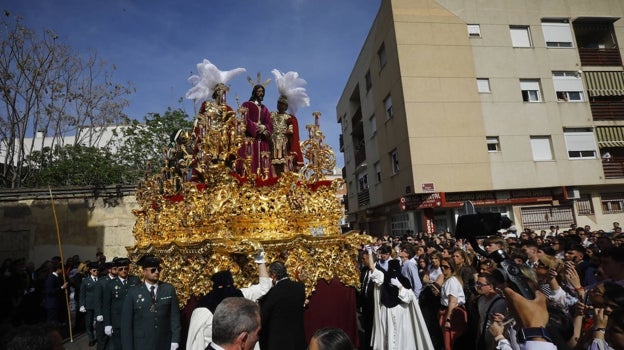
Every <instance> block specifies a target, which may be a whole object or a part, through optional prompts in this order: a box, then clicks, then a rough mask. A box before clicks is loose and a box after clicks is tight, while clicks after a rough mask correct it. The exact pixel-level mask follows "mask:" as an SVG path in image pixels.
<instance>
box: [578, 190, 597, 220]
mask: <svg viewBox="0 0 624 350" xmlns="http://www.w3.org/2000/svg"><path fill="white" fill-rule="evenodd" d="M576 210H577V211H578V214H579V215H593V214H594V206H593V205H592V201H591V196H590V195H589V194H582V195H581V198H579V199H577V200H576Z"/></svg>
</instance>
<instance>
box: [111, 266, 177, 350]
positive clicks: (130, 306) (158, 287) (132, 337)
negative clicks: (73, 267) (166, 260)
mask: <svg viewBox="0 0 624 350" xmlns="http://www.w3.org/2000/svg"><path fill="white" fill-rule="evenodd" d="M137 264H138V265H140V266H142V267H143V283H141V284H139V285H138V286H135V287H132V288H130V289H129V290H128V295H127V296H126V299H125V301H124V305H123V311H122V313H121V330H120V331H121V345H122V349H123V350H176V349H177V348H178V345H179V343H180V331H181V328H182V327H181V325H180V308H179V306H178V297H177V295H176V291H175V288H174V287H173V286H172V285H171V284H169V283H165V282H160V281H159V278H160V271H161V267H160V259H158V258H157V257H155V256H153V255H144V256H142V257H141V258H140V259H139V261H138V262H137Z"/></svg>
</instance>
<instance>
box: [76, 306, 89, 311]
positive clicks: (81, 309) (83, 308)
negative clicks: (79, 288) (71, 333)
mask: <svg viewBox="0 0 624 350" xmlns="http://www.w3.org/2000/svg"><path fill="white" fill-rule="evenodd" d="M78 311H80V312H87V309H86V308H85V307H84V305H83V306H81V307H80V310H78Z"/></svg>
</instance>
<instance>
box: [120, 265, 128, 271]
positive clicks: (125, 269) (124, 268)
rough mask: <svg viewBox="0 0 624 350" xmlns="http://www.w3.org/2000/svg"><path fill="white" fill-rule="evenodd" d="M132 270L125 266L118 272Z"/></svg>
mask: <svg viewBox="0 0 624 350" xmlns="http://www.w3.org/2000/svg"><path fill="white" fill-rule="evenodd" d="M127 270H130V268H129V267H128V266H123V267H118V268H117V271H127Z"/></svg>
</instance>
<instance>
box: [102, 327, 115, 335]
mask: <svg viewBox="0 0 624 350" xmlns="http://www.w3.org/2000/svg"><path fill="white" fill-rule="evenodd" d="M104 334H106V335H108V336H109V337H110V336H111V335H113V326H104Z"/></svg>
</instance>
